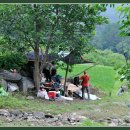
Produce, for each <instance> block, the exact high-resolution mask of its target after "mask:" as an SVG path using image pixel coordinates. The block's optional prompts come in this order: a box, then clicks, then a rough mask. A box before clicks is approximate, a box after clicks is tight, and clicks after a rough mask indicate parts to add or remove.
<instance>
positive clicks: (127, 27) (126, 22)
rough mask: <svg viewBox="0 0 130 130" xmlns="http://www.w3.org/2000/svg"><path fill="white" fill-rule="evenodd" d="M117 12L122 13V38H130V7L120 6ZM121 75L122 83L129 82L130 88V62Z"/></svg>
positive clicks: (120, 72)
mask: <svg viewBox="0 0 130 130" xmlns="http://www.w3.org/2000/svg"><path fill="white" fill-rule="evenodd" d="M117 10H118V11H119V12H120V17H121V20H120V24H121V26H120V28H119V29H120V31H121V33H120V36H122V37H126V36H127V37H129V36H130V7H129V5H127V6H124V5H121V6H118V7H117ZM119 74H121V75H122V77H121V81H124V80H127V81H128V83H129V87H130V62H129V60H128V61H127V62H126V65H125V66H123V67H122V69H121V70H120V71H119Z"/></svg>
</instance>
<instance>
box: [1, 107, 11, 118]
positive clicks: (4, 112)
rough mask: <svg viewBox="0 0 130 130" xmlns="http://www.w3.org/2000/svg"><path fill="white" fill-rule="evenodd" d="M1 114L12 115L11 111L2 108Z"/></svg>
mask: <svg viewBox="0 0 130 130" xmlns="http://www.w3.org/2000/svg"><path fill="white" fill-rule="evenodd" d="M0 116H10V113H9V112H8V111H7V110H5V109H0Z"/></svg>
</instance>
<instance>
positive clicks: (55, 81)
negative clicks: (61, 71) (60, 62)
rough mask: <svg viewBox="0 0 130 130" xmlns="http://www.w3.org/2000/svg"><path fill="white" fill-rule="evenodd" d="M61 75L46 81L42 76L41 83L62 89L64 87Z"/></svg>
mask: <svg viewBox="0 0 130 130" xmlns="http://www.w3.org/2000/svg"><path fill="white" fill-rule="evenodd" d="M61 78H62V77H61V76H60V75H55V76H54V77H53V78H52V82H46V81H45V78H42V80H41V83H40V85H44V87H45V88H46V87H48V88H52V89H53V90H57V89H60V88H61V87H62V85H61Z"/></svg>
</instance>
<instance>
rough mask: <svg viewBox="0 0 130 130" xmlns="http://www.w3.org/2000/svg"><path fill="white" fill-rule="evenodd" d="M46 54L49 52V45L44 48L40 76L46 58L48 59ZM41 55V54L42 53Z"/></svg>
mask: <svg viewBox="0 0 130 130" xmlns="http://www.w3.org/2000/svg"><path fill="white" fill-rule="evenodd" d="M48 52H49V45H47V46H46V50H45V55H44V56H43V57H44V59H43V60H42V61H41V66H40V74H42V71H43V68H44V65H45V63H46V61H47V58H48ZM42 54H43V53H42Z"/></svg>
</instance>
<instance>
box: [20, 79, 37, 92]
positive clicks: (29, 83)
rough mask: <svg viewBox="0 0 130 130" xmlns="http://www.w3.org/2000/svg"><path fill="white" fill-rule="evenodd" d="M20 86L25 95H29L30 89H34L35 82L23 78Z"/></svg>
mask: <svg viewBox="0 0 130 130" xmlns="http://www.w3.org/2000/svg"><path fill="white" fill-rule="evenodd" d="M18 85H19V89H20V91H23V92H24V93H27V91H28V89H30V88H31V89H32V88H34V82H33V80H32V79H30V78H28V77H22V79H21V81H20V82H19V84H18Z"/></svg>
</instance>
